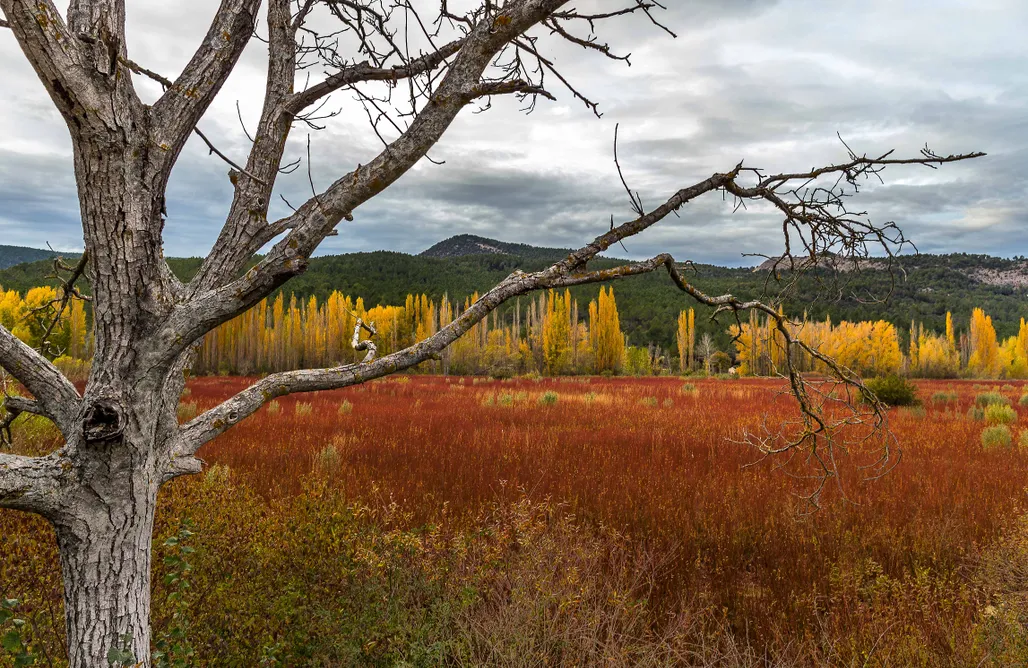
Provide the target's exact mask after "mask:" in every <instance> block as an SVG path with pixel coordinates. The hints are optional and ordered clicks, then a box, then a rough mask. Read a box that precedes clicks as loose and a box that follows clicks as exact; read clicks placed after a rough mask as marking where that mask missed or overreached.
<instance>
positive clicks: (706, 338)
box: [696, 332, 717, 375]
mask: <svg viewBox="0 0 1028 668" xmlns="http://www.w3.org/2000/svg"><path fill="white" fill-rule="evenodd" d="M696 352H698V353H699V354H700V357H702V358H703V368H704V370H705V371H706V372H707V375H710V357H711V355H713V354H714V353H716V352H717V346H716V345H715V344H714V337H713V336H711V335H710V332H704V333H703V336H701V337H700V345H698V346H696Z"/></svg>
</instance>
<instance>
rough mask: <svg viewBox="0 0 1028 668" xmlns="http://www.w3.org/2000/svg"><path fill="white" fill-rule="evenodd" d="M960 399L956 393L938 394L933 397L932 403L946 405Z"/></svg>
mask: <svg viewBox="0 0 1028 668" xmlns="http://www.w3.org/2000/svg"><path fill="white" fill-rule="evenodd" d="M958 399H960V395H959V394H958V393H956V392H936V393H935V394H933V395H932V403H936V404H945V403H950V402H954V401H957V400H958Z"/></svg>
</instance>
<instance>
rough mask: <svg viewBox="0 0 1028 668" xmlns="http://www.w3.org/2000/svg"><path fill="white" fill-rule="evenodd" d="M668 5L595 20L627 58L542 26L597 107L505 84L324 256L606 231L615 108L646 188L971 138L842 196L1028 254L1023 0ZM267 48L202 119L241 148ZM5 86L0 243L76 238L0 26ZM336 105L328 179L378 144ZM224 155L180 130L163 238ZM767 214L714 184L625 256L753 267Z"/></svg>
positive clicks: (923, 244)
mask: <svg viewBox="0 0 1028 668" xmlns="http://www.w3.org/2000/svg"><path fill="white" fill-rule="evenodd" d="M419 3H420V0H415V4H419ZM58 4H59V6H61V3H58ZM65 4H66V3H65ZM424 4H425V5H426V7H434V6H436V2H435V0H432V2H429V1H428V0H425V2H424ZM623 4H624V3H623V1H618V0H594V1H592V2H587V3H585V4H582V3H578V4H577V6H578V7H580V8H584V7H586V6H595V7H600V8H614V7H618V6H623ZM669 4H671V5H673V7H672V8H671V9H670V10H669V11H667V12H664V13H663V14H662V16H661V18H662V20H663V21H665V22H666V23H667V25H668V26H669V27H670V28H671V29H672V30H674V31H675V32H676V33H677V34H678V38H677V39H672V38H671V37H670V36H668V35H666V34H665V33H663V32H661V31H659V30H657V29H654V28H653V27H652V26H650V25H649V24H648V23H646V22H645V21H643V20H638V19H632V18H629V19H627V20H624V21H620V22H618V23H617V24H608V25H607V27H606V28H604V29H603V30H601V31H600V35H601V36H602V37H603V38H604V39H605V41H608V42H609V43H610V44H611V46H612V47H614V49H615V50H617V51H620V52H629V51H630V52H631V53H632V60H631V62H632V66H631V67H627V66H626V65H625V64H624V63H617V62H611V61H607V60H605V59H603V58H602V57H594V55H595V54H590V53H585V52H582V51H581V50H580V49H572V48H566V47H563V46H559V45H551V48H550V51H549V52H550V53H551V54H553V56H554V58H555V59H556V60H557V62H558V64H559V65H560V67H561V68H562V72H563V73H564V74H565V76H567V77H568V78H569V79H570V80H571V81H573V82H574V83H575V85H576V86H578V87H579V88H580V89H581V90H582V91H583V92H585V93H586V94H588V95H589V96H591V97H592V98H593V99H595V100H597V101H598V102H600V104H601V107H600V109H601V111H602V112H603V118H602V119H599V120H597V119H596V118H595V117H593V116H592V115H591V113H590V112H589V111H588V110H587V109H586V108H585V107H584V106H583V105H582V104H581V103H579V102H577V101H576V100H574V99H573V98H572V96H571V95H570V94H569V93H568V92H567V91H566V90H563V89H561V88H559V87H558V85H557V84H556V82H552V81H551V82H548V88H549V89H550V90H551V92H553V93H554V94H555V95H556V96H557V98H558V100H557V102H550V101H547V100H540V104H539V106H538V108H537V109H536V111H535V112H534V113H532V114H530V115H525V114H523V113H519V111H518V105H517V103H516V102H515V101H514V100H498V101H496V102H495V103H494V106H493V108H492V109H491V110H489V111H488V112H486V113H482V114H473V113H470V111H465V112H463V113H462V114H461V116H460V117H459V118H458V119H457V121H456V122H455V123H454V125H453V126H452V127H451V129H450V131H449V132H448V133H447V134H446V136H445V137H444V138H443V140H442V141H441V142H440V144H439V145H438V146H437V147H436V148H435V149H434V150H433V151H432V152H431V155H432V157H433V158H435V159H436V160H441V161H444V162H445V164H443V165H441V166H437V165H433V164H430V163H427V162H424V161H423V163H422V164H420V165H418V166H417V167H416V168H415V169H414V170H412V171H411V172H410V173H409V174H407V175H406V176H405V177H404V178H403V179H401V180H400V181H399V182H397V183H396V184H394V185H393V186H392V187H390V188H389V189H388V190H387V191H386V192H384V193H383V194H382V195H380V196H379V197H377V198H376V199H374V200H373V201H371V202H369V203H368V204H365V205H364V206H362V207H361V208H359V209H358V210H357V211H355V212H354V221H353V222H344V223H342V224H341V226H340V228H339V231H340V234H339V236H337V237H332V238H329V239H328V240H327V241H326V242H325V243H324V244H323V245H322V248H321V250H320V251H319V254H326V253H345V252H352V251H367V250H378V249H389V250H398V251H404V252H410V253H417V252H419V251H421V250H423V249H425V248H427V247H428V246H431V245H432V244H434V243H435V242H437V241H439V240H441V239H444V238H446V237H448V236H451V235H455V234H461V233H472V234H479V235H482V236H488V237H493V238H497V239H501V240H504V241H515V242H524V243H531V244H536V245H546V246H559V247H568V246H572V245H574V246H578V245H581V244H582V243H584V242H586V241H588V240H589V239H591V238H592V237H594V236H595V235H597V234H599V233H602V232H603V231H604V230H605V229H606V228H607V227H608V226H609V221H610V216H611V214H613V215H614V217H615V219H617V220H624V219H627V218H630V217H631V211H630V209H629V207H628V202H627V198H626V197H625V195H624V192H623V190H622V188H621V184H620V181H619V179H618V175H617V172H616V170H615V168H614V164H613V161H612V159H611V157H612V140H613V133H614V126H615V123H620V131H619V137H620V140H619V156H620V160H621V164H622V167H623V169H624V173H625V176H626V178H627V179H628V181H629V183H630V184H631V185H632V187H633V188H634V189H636V190H638V191H639V192H640V195H641V197H642V200H643V202H644V204H645V205H648V206H649V205H654V204H656V203H658V202H660V201H663V200H664V199H666V198H667V197H669V196H670V195H671V194H673V193H674V192H675V190H677V189H678V188H681V187H683V186H685V185H688V184H690V183H692V182H694V181H697V180H700V179H703V178H706V177H707V176H709V175H710V174H711V173H713V172H717V171H726V170H728V169H730V168H731V167H732V166H734V165H735V164H736V163H737V162H738V161H740V160H745V161H746V164H747V165H750V166H755V167H762V168H765V169H768V170H771V171H786V170H795V169H808V168H811V167H813V166H815V165H819V164H822V163H829V162H838V161H842V160H843V159H845V157H846V155H845V152H844V149H843V147H842V146H841V145H840V143H839V141H838V139H837V138H836V132H838V133H840V134H841V135H842V136H843V138H844V139H845V140H846V141H847V142H848V143H849V145H850V146H852V147H853V148H854V149H855V150H857V151H858V152H865V151H866V152H867V153H869V154H870V153H876V152H883V151H884V150H886V149H889V148H895V149H897V152H898V153H902V154H916V153H917V151H918V149H919V148H920V147H922V146H923V145H924V144H925V143H926V142H927V143H928V144H929V145H930V146H931V147H932V148H933V149H935V150H936V151H938V152H940V153H944V154H945V153H960V152H969V151H976V150H981V151H986V152H988V153H989V156H988V157H986V158H983V159H979V160H977V161H975V162H974V163H967V164H956V165H948V166H945V167H944V168H942V169H940V170H938V171H931V170H928V169H925V168H892V169H890V170H889V171H888V172H886V174H885V179H886V185H885V186H877V187H874V188H870V189H868V190H867V191H866V192H865V193H863V194H862V195H861V198H862V199H861V200H860V201H859V202H857V203H855V206H856V207H857V208H860V209H866V210H867V211H868V212H869V213H870V215H871V217H872V220H873V221H875V222H885V221H890V220H892V221H895V222H896V223H897V224H899V225H900V226H901V227H902V228H903V229H904V231H905V232H906V233H907V235H908V236H909V237H910V238H911V239H912V240H913V241H914V242H915V243H917V245H918V247H919V248H920V250H921V251H922V252H933V253H943V252H975V253H990V254H993V255H1001V256H1012V255H1020V254H1025V255H1028V235H1025V234H1024V232H1025V230H1028V39H1025V34H1026V32H1028V2H1025V1H1024V0H966V1H955V0H932V1H925V2H913V1H909V0H906V1H905V0H889V1H885V0H872V1H865V2H862V3H841V2H825V1H823V0H782V1H780V2H766V1H765V2H757V1H751V0H731V1H720V2H715V1H711V0H707V1H704V2H685V1H681V2H675V1H672V2H671V3H669ZM216 6H217V3H215V2H213V1H212V0H176V1H175V2H167V1H163V2H157V1H155V0H138V1H131V0H130V1H129V2H128V12H129V26H128V30H129V37H128V44H129V56H130V57H131V58H133V59H134V60H136V61H137V62H139V63H141V64H143V65H144V66H146V67H149V68H151V69H153V70H156V71H159V72H162V73H164V74H165V75H166V76H169V77H173V76H174V74H176V73H177V72H178V71H179V70H180V69H181V67H182V66H183V65H184V64H185V62H186V61H187V60H188V58H189V56H190V55H191V53H192V50H193V49H194V48H195V46H196V44H198V42H199V40H200V39H201V37H202V35H203V34H204V32H205V31H206V27H207V23H208V22H209V20H210V17H211V16H212V15H213V12H214V9H215V8H216ZM263 46H264V45H263V44H261V43H259V42H257V41H254V42H253V43H252V44H251V45H250V47H248V50H247V52H246V53H245V54H244V57H243V60H242V62H241V64H240V66H239V67H238V68H237V71H236V72H235V73H234V74H233V76H232V78H231V79H230V80H229V82H228V83H227V84H226V86H225V88H224V89H223V91H222V93H221V95H220V97H219V99H218V100H217V101H216V103H215V105H214V106H213V107H212V108H211V110H210V111H209V112H208V114H207V115H206V117H205V118H204V119H203V121H202V122H201V124H200V127H201V129H203V130H204V131H205V132H206V133H207V134H208V135H210V136H212V137H213V138H216V143H218V145H219V148H221V149H222V150H223V151H225V152H226V153H228V154H230V155H231V156H232V157H233V158H235V159H236V160H237V161H238V162H243V161H244V160H245V154H246V153H245V152H246V150H247V145H248V140H247V139H246V137H245V135H244V134H243V132H242V130H241V129H240V126H239V121H238V120H237V118H236V103H237V101H238V103H239V105H240V109H241V111H242V116H243V120H244V121H245V122H246V123H247V125H248V126H249V127H251V128H252V127H253V126H254V125H255V123H256V118H257V115H258V113H259V109H260V104H261V96H262V94H263V91H264V85H263V62H264V55H263V53H262V48H263ZM0 86H2V90H3V91H4V93H3V97H2V98H0V243H2V244H15V245H24V246H34V247H45V244H46V243H48V242H49V243H50V244H52V245H53V246H54V247H55V248H58V249H65V250H73V249H77V248H81V244H82V241H81V238H82V237H81V229H80V224H79V218H78V204H77V201H76V196H75V185H74V174H73V171H72V163H71V147H70V141H69V139H68V134H67V130H66V129H65V127H64V125H63V122H62V120H61V118H60V116H59V115H58V114H57V112H56V111H54V110H53V109H52V107H51V104H50V102H49V99H48V97H47V96H46V93H45V92H44V90H43V87H42V85H41V84H40V83H39V81H38V79H37V78H36V76H35V75H34V74H33V73H32V71H31V69H30V68H29V67H28V65H27V63H26V62H25V61H24V57H23V55H22V53H21V51H20V49H19V48H18V46H17V44H16V42H15V40H14V37H13V35H11V34H10V32H9V31H5V30H3V29H0ZM137 86H138V87H139V88H140V90H141V94H142V95H143V97H144V99H146V100H148V101H152V100H153V99H155V96H156V95H157V93H158V91H157V90H156V88H154V87H153V85H152V84H151V83H150V82H145V81H138V77H137ZM330 107H331V108H340V109H342V111H343V113H342V114H341V115H340V116H338V117H336V118H333V119H331V120H330V121H328V128H327V129H326V130H324V131H321V132H317V133H314V134H313V136H312V137H311V145H312V160H311V164H312V171H311V173H312V176H313V179H314V182H315V184H316V185H317V186H318V187H322V188H323V187H325V186H327V185H328V184H329V183H331V181H332V180H334V179H335V178H338V177H339V176H340V175H342V174H344V173H345V172H347V171H349V170H350V169H352V168H353V167H354V166H356V164H358V163H362V162H367V161H368V160H370V159H371V157H373V156H374V155H375V153H376V152H377V151H378V150H379V148H380V147H379V145H378V143H377V142H378V140H377V139H376V138H375V137H374V135H372V134H371V133H370V132H369V129H368V125H367V119H366V117H365V116H364V114H363V112H360V111H359V108H356V109H355V108H354V105H353V104H352V102H351V101H350V100H349V98H348V96H347V94H345V93H344V94H338V95H337V97H336V98H334V99H333V101H332V103H331V104H330ZM306 141H307V131H306V130H305V129H302V128H297V129H296V130H294V133H293V135H292V137H291V145H290V149H289V154H290V155H291V156H292V157H301V156H305V154H306V148H305V147H306ZM227 169H228V168H227V166H226V165H225V164H224V163H223V162H221V161H220V160H219V159H218V158H217V157H216V156H210V155H208V154H207V151H206V149H205V147H204V146H203V145H202V144H201V143H200V142H199V141H198V140H196V139H195V138H194V139H191V140H190V143H189V144H188V146H187V147H186V149H185V151H184V152H183V155H182V158H181V160H180V162H179V164H178V166H177V167H176V170H175V172H174V173H173V176H172V180H171V184H170V186H169V199H168V214H169V216H168V223H167V226H166V228H165V252H166V254H167V255H169V256H184V255H201V254H204V253H206V252H207V250H208V249H209V247H210V244H211V243H212V242H213V240H214V239H215V237H216V235H217V231H218V229H219V227H220V225H221V223H222V221H223V219H224V215H225V212H226V210H227V205H228V202H229V201H230V199H231V195H232V187H231V184H230V183H229V180H228V178H227V176H226V173H227ZM279 190H280V191H281V192H282V193H283V194H284V195H285V196H286V197H287V198H289V199H290V200H291V201H294V203H295V201H303V199H304V198H305V197H306V196H309V194H310V185H309V183H308V180H307V173H306V169H301V170H299V171H297V172H296V173H294V174H292V175H290V176H286V177H283V178H282V179H281V180H280V184H279ZM276 206H277V208H275V209H273V211H272V213H273V214H279V215H281V214H282V213H283V212H284V211H285V208H284V205H281V206H279V205H276ZM778 222H779V220H778V219H777V218H776V217H775V215H774V214H773V213H772V212H770V211H767V210H765V209H762V208H759V207H757V208H751V209H750V210H748V211H741V212H737V213H734V214H733V213H732V212H731V208H730V206H729V205H727V204H726V203H724V202H722V201H721V198H720V197H719V196H713V195H712V196H707V197H706V198H705V199H703V200H702V201H698V202H693V203H691V204H689V205H688V206H687V208H685V209H684V210H683V212H682V216H681V218H674V217H671V218H669V219H668V220H666V221H664V222H663V223H661V224H660V225H658V226H657V227H655V228H653V229H651V230H648V231H647V232H646V233H644V234H643V235H641V236H640V237H638V238H634V239H631V240H630V241H629V242H627V246H628V254H629V255H631V256H633V257H643V256H650V255H653V254H655V253H658V252H664V251H670V252H672V253H673V254H674V255H675V257H676V258H677V259H679V260H687V259H691V260H695V261H701V262H714V263H719V264H729V265H748V264H754V263H755V260H753V259H752V258H748V257H744V255H743V254H744V253H767V254H772V253H776V252H779V251H780V249H781V246H782V241H781V237H780V227H779V226H778ZM617 255H622V256H623V255H625V253H624V251H619V252H618V253H617Z"/></svg>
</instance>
